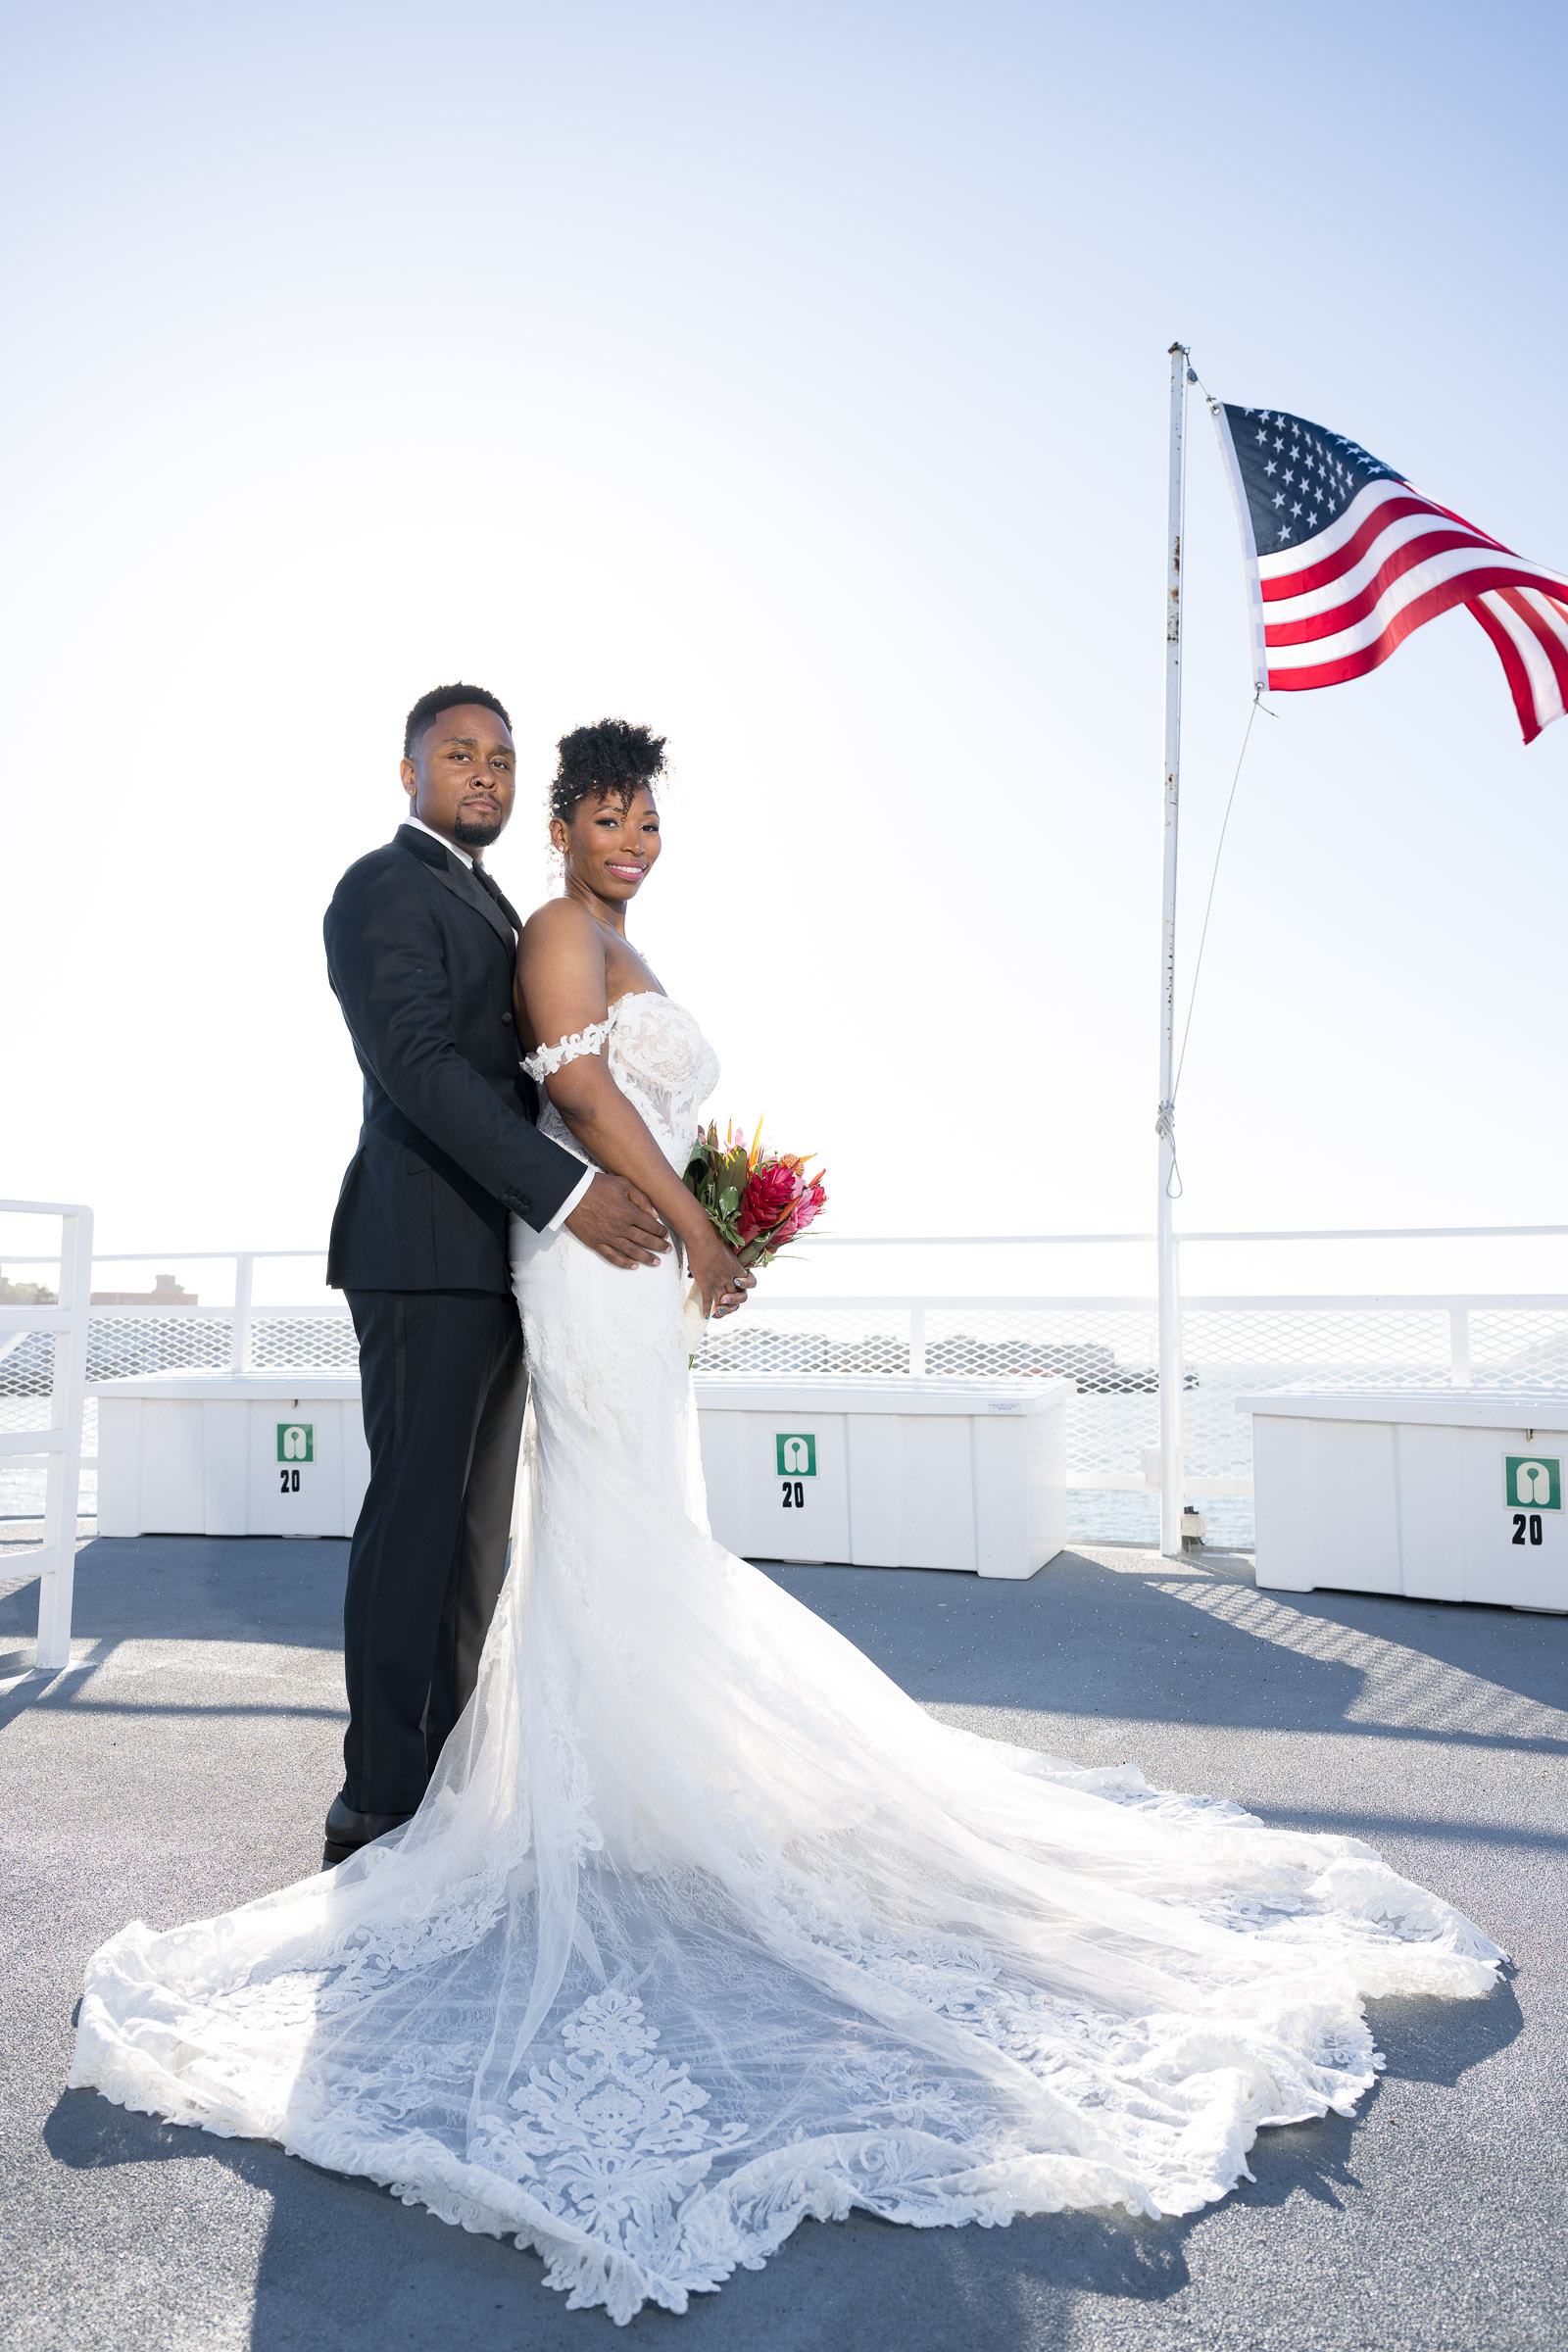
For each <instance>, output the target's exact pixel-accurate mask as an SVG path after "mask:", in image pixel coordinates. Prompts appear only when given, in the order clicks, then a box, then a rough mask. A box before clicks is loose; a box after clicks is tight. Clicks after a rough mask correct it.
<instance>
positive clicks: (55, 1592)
mask: <svg viewBox="0 0 1568 2352" xmlns="http://www.w3.org/2000/svg"><path fill="white" fill-rule="evenodd" d="M0 1215H3V1216H12V1217H58V1218H59V1219H60V1255H59V1265H60V1281H59V1289H58V1293H57V1299H56V1303H55V1304H54V1305H53V1306H14V1305H11V1304H10V1303H9V1302H8V1301H6V1300H4V1299H0V1331H9V1332H14V1333H16V1334H18V1335H19V1336H21V1335H25V1334H26V1333H27V1332H30V1331H46V1332H49V1333H51V1334H52V1335H53V1338H54V1348H53V1351H52V1352H53V1356H54V1363H53V1366H52V1371H53V1380H52V1385H51V1387H50V1391H49V1423H48V1427H47V1428H45V1429H7V1430H0V1455H4V1454H43V1455H44V1456H46V1457H47V1460H48V1465H49V1466H48V1474H47V1478H46V1481H45V1486H44V1505H43V1545H42V1548H41V1550H39V1551H37V1552H35V1553H33V1554H31V1555H30V1557H29V1561H28V1565H29V1567H30V1566H33V1565H35V1566H36V1568H37V1572H38V1647H37V1663H38V1665H39V1666H40V1667H41V1668H43V1669H44V1670H45V1671H46V1672H49V1673H55V1672H58V1671H59V1669H60V1668H61V1667H64V1666H69V1665H70V1664H71V1603H72V1594H73V1585H74V1582H75V1573H76V1504H77V1501H78V1499H79V1496H80V1491H81V1422H82V1410H83V1406H84V1404H85V1400H86V1377H87V1313H88V1308H87V1299H88V1294H89V1292H90V1291H91V1289H92V1210H91V1209H90V1208H83V1207H82V1206H81V1205H80V1204H79V1202H75V1201H0Z"/></svg>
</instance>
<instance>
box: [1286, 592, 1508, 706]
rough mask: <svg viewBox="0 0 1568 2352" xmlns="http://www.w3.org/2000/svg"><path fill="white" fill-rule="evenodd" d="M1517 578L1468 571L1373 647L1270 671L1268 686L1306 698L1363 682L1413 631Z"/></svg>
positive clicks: (1421, 601) (1422, 600)
mask: <svg viewBox="0 0 1568 2352" xmlns="http://www.w3.org/2000/svg"><path fill="white" fill-rule="evenodd" d="M1518 577H1519V574H1518V572H1517V571H1502V570H1498V569H1495V568H1494V569H1491V570H1476V571H1469V572H1466V573H1464V574H1463V576H1462V577H1461V578H1459V579H1456V580H1444V581H1442V582H1441V583H1440V585H1439V586H1438V587H1436V588H1429V589H1428V590H1427V592H1426V594H1425V595H1424V596H1415V597H1412V598H1411V599H1410V602H1409V603H1408V604H1407V605H1405V606H1402V607H1401V609H1400V610H1399V611H1398V612H1397V613H1395V614H1394V615H1393V617H1392V619H1391V620H1390V622H1389V625H1388V627H1387V628H1386V629H1385V630H1384V632H1383V634H1382V636H1381V637H1375V638H1374V639H1373V640H1372V643H1371V644H1370V645H1363V646H1358V647H1357V648H1356V650H1355V652H1354V653H1353V654H1342V655H1341V656H1340V658H1339V660H1338V661H1337V662H1309V663H1304V664H1303V665H1302V667H1301V668H1299V669H1271V670H1270V671H1269V673H1268V682H1269V685H1270V686H1271V687H1272V688H1274V689H1275V690H1276V691H1278V692H1280V693H1283V694H1304V693H1306V692H1308V691H1309V690H1310V689H1311V688H1312V687H1314V686H1340V685H1343V684H1344V683H1345V681H1346V680H1347V679H1348V678H1364V677H1365V676H1366V673H1367V671H1368V670H1369V669H1376V668H1378V667H1379V666H1380V664H1381V663H1383V662H1386V661H1387V660H1388V658H1389V656H1390V655H1391V654H1392V653H1395V652H1396V651H1397V649H1398V647H1399V646H1401V645H1402V644H1403V643H1404V641H1405V639H1406V638H1407V637H1408V636H1409V635H1410V634H1411V633H1412V631H1414V630H1416V629H1419V628H1422V627H1424V625H1425V624H1426V622H1427V621H1429V620H1436V619H1437V617H1438V614H1439V613H1447V612H1450V611H1451V610H1452V608H1453V607H1454V606H1455V605H1464V604H1468V603H1469V602H1470V600H1471V598H1472V597H1476V596H1479V595H1481V594H1482V593H1483V591H1485V590H1486V589H1489V588H1511V587H1512V586H1513V585H1514V583H1515V581H1516V580H1517V579H1518Z"/></svg>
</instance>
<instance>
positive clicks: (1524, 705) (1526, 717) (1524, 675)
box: [1465, 601, 1541, 743]
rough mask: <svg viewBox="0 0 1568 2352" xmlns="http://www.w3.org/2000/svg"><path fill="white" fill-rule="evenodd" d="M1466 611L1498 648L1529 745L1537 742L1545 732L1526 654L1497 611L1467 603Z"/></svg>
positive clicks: (1504, 673)
mask: <svg viewBox="0 0 1568 2352" xmlns="http://www.w3.org/2000/svg"><path fill="white" fill-rule="evenodd" d="M1465 611H1466V612H1467V613H1474V614H1475V616H1476V618H1477V620H1479V621H1480V623H1481V626H1482V627H1483V628H1484V629H1485V630H1486V632H1487V635H1488V636H1489V637H1490V638H1491V639H1492V642H1493V644H1494V645H1495V647H1496V649H1497V659H1498V661H1499V662H1501V663H1502V674H1503V676H1504V677H1505V678H1506V679H1507V681H1508V691H1509V693H1510V694H1511V695H1512V696H1513V707H1514V709H1515V710H1516V711H1518V713H1519V725H1520V729H1521V731H1522V733H1523V735H1524V739H1525V741H1526V743H1534V742H1535V740H1536V737H1537V736H1538V735H1539V734H1540V733H1541V721H1540V719H1539V718H1538V717H1537V715H1536V697H1535V692H1534V689H1533V688H1532V686H1531V683H1530V672H1529V670H1528V669H1526V667H1525V658H1524V656H1523V654H1521V652H1520V651H1519V648H1518V647H1517V646H1516V645H1515V643H1514V641H1513V639H1512V638H1511V637H1510V636H1509V634H1508V632H1507V630H1506V629H1505V628H1504V627H1503V625H1502V623H1501V621H1500V620H1499V619H1498V618H1497V615H1496V614H1495V613H1489V612H1488V610H1487V608H1486V606H1485V605H1483V604H1481V603H1480V602H1479V601H1478V602H1476V603H1475V604H1467V605H1466V606H1465Z"/></svg>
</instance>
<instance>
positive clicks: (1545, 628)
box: [1502, 588, 1568, 703]
mask: <svg viewBox="0 0 1568 2352" xmlns="http://www.w3.org/2000/svg"><path fill="white" fill-rule="evenodd" d="M1502 601H1503V603H1504V604H1505V605H1506V606H1507V607H1508V609H1509V611H1510V612H1513V613H1518V615H1519V617H1520V619H1521V620H1522V621H1523V622H1524V624H1525V627H1526V628H1527V629H1528V630H1529V631H1530V634H1531V636H1532V637H1534V639H1535V641H1536V643H1537V644H1538V645H1539V646H1540V648H1541V650H1542V652H1543V653H1544V655H1545V657H1546V660H1547V661H1548V662H1550V663H1551V674H1552V676H1553V677H1554V678H1555V679H1556V681H1557V692H1558V693H1559V694H1560V695H1561V696H1562V699H1563V701H1564V702H1565V703H1568V645H1565V644H1564V643H1563V641H1562V639H1561V638H1560V637H1559V636H1558V634H1557V632H1556V630H1555V629H1554V628H1552V626H1551V625H1550V623H1549V622H1548V621H1547V620H1545V619H1544V617H1543V615H1542V614H1541V613H1538V612H1537V611H1536V608H1535V606H1534V605H1532V604H1528V603H1527V602H1526V600H1525V599H1524V597H1522V596H1521V595H1520V593H1519V591H1518V589H1517V588H1505V589H1504V590H1503V592H1502ZM1553 602H1555V599H1554V600H1553ZM1559 610H1560V608H1559Z"/></svg>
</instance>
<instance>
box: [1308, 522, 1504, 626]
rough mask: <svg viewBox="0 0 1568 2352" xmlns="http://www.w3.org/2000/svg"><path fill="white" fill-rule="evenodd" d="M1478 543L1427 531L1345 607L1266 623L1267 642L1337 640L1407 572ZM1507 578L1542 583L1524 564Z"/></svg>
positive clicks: (1386, 562) (1400, 551) (1393, 555)
mask: <svg viewBox="0 0 1568 2352" xmlns="http://www.w3.org/2000/svg"><path fill="white" fill-rule="evenodd" d="M1476 544H1477V543H1476V541H1475V540H1474V539H1473V538H1471V537H1470V535H1469V534H1468V533H1467V532H1462V531H1440V530H1432V531H1423V533H1422V534H1421V537H1420V538H1419V539H1409V540H1406V542H1405V544H1404V546H1403V547H1397V548H1395V549H1394V550H1393V552H1392V553H1391V554H1390V555H1389V556H1387V557H1386V558H1385V559H1384V562H1383V564H1382V566H1381V568H1380V569H1379V570H1377V571H1375V572H1374V573H1373V575H1372V577H1371V579H1369V580H1368V581H1367V582H1366V585H1365V586H1364V587H1362V588H1358V589H1357V590H1356V592H1355V594H1354V595H1353V596H1351V597H1347V599H1346V601H1345V603H1344V604H1343V605H1331V606H1330V607H1329V609H1328V611H1327V612H1325V613H1308V614H1307V616H1306V618H1305V619H1304V620H1273V621H1265V623H1264V627H1263V639H1264V643H1265V644H1267V645H1313V644H1315V643H1316V642H1317V640H1318V638H1320V637H1337V636H1338V635H1339V633H1340V631H1341V629H1353V628H1354V626H1355V624H1356V622H1357V621H1358V620H1365V618H1366V616H1367V614H1368V613H1373V612H1375V611H1376V610H1377V604H1378V599H1379V598H1380V597H1381V596H1382V595H1383V594H1384V592H1385V590H1386V589H1388V588H1389V587H1391V586H1392V585H1393V583H1394V582H1395V581H1396V580H1397V579H1400V578H1402V576H1403V574H1404V573H1405V572H1407V571H1414V570H1415V569H1416V568H1417V567H1418V565H1420V564H1424V563H1425V562H1426V561H1427V559H1428V557H1429V556H1446V555H1447V554H1448V552H1449V551H1450V549H1452V548H1456V547H1475V546H1476ZM1484 552H1485V553H1486V554H1488V555H1492V554H1495V553H1496V552H1497V551H1496V550H1495V549H1493V548H1491V547H1488V548H1487V549H1486V550H1485V551H1484ZM1507 577H1508V578H1509V579H1510V580H1515V579H1519V578H1521V577H1527V578H1528V579H1529V582H1530V585H1531V586H1532V587H1534V586H1536V585H1537V584H1538V582H1537V580H1536V578H1535V576H1534V575H1533V574H1530V573H1529V572H1528V570H1527V567H1526V566H1524V565H1521V566H1520V567H1519V568H1518V569H1517V570H1515V571H1511V572H1509V573H1508V574H1507ZM1489 585H1490V583H1489Z"/></svg>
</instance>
